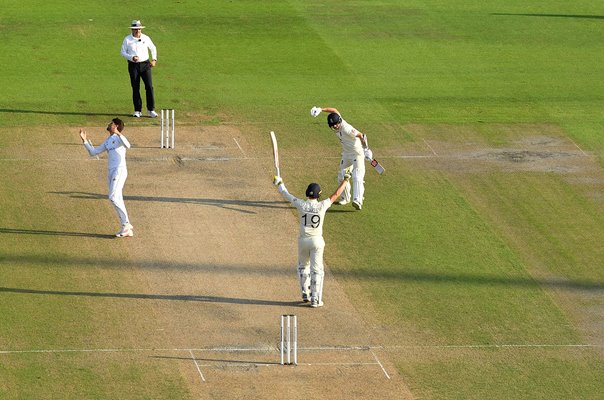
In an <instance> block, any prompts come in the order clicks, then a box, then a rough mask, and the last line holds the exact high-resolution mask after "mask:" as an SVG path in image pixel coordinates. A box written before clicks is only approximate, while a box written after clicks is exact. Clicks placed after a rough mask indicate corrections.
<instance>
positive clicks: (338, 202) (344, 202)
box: [336, 200, 350, 206]
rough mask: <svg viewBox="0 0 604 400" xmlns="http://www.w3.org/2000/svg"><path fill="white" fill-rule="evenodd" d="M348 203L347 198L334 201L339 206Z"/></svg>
mask: <svg viewBox="0 0 604 400" xmlns="http://www.w3.org/2000/svg"><path fill="white" fill-rule="evenodd" d="M348 203H350V201H348V200H338V201H336V204H337V205H339V206H345V205H346V204H348Z"/></svg>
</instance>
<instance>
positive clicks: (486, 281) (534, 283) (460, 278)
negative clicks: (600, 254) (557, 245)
mask: <svg viewBox="0 0 604 400" xmlns="http://www.w3.org/2000/svg"><path fill="white" fill-rule="evenodd" d="M334 275H337V276H342V277H349V278H351V279H367V280H387V281H392V280H400V281H403V282H427V283H438V284H447V285H480V286H492V287H497V286H510V287H535V288H542V287H545V288H559V289H569V290H579V291H590V292H593V291H595V292H598V291H602V292H604V283H603V282H592V281H581V280H572V279H564V278H540V279H534V278H532V277H530V276H526V277H509V276H492V275H479V274H462V273H459V274H453V273H433V272H422V271H418V272H410V271H400V272H398V271H397V272H394V271H382V270H380V268H379V267H376V268H375V269H372V270H363V271H343V272H342V271H338V272H336V273H334ZM603 294H604V293H603Z"/></svg>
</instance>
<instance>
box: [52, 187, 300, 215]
mask: <svg viewBox="0 0 604 400" xmlns="http://www.w3.org/2000/svg"><path fill="white" fill-rule="evenodd" d="M48 193H50V194H58V195H61V196H69V197H71V198H74V199H87V200H98V199H107V195H104V194H99V193H88V192H48ZM124 201H126V202H128V201H145V202H158V203H181V204H199V205H204V206H214V207H219V208H224V209H227V210H232V211H237V212H241V213H244V214H255V212H253V211H250V210H246V209H243V208H242V207H245V208H248V207H249V208H289V207H288V205H287V204H288V203H287V202H285V201H274V200H266V201H262V200H237V199H203V198H190V197H189V198H187V197H166V196H132V195H130V196H124Z"/></svg>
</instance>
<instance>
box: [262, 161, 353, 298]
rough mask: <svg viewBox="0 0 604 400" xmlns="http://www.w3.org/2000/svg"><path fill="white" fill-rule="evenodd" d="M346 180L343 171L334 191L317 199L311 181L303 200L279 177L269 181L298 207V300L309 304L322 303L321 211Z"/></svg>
mask: <svg viewBox="0 0 604 400" xmlns="http://www.w3.org/2000/svg"><path fill="white" fill-rule="evenodd" d="M348 179H350V175H349V171H346V174H345V176H344V179H343V180H342V182H341V183H340V186H338V188H337V189H336V191H335V193H334V194H332V195H331V196H329V197H328V198H327V199H325V200H323V201H319V196H320V195H321V187H320V186H319V184H317V183H311V184H310V185H308V188H307V189H306V197H307V200H302V199H298V198H296V197H295V196H293V195H291V194H290V193H289V192H288V191H287V189H286V188H285V185H284V184H283V180H282V179H281V177H280V176H275V178H274V181H273V183H274V184H275V186H277V188H278V189H279V192H280V193H281V195H282V196H283V197H284V198H285V199H286V200H287V201H289V202H290V203H291V204H292V205H293V206H294V207H296V208H297V209H298V214H299V217H300V235H299V236H298V278H299V279H300V289H301V290H302V300H303V301H304V302H309V301H310V306H311V307H321V306H323V277H324V275H325V271H324V267H323V250H324V249H325V240H324V239H323V221H324V220H325V213H326V212H327V209H328V208H329V207H331V205H332V204H333V202H334V201H336V200H337V199H338V197H340V195H341V194H342V192H343V191H344V187H345V186H346V184H347V183H348Z"/></svg>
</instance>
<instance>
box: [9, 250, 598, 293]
mask: <svg viewBox="0 0 604 400" xmlns="http://www.w3.org/2000/svg"><path fill="white" fill-rule="evenodd" d="M2 263H6V264H8V265H11V266H14V267H15V268H19V267H20V266H29V267H31V266H32V265H33V266H36V265H53V266H69V267H94V268H106V269H117V270H124V269H129V268H132V269H158V270H164V271H165V270H178V271H192V272H198V273H220V274H239V275H242V276H248V275H252V274H253V275H262V276H295V273H296V272H295V266H292V267H291V268H287V269H286V268H283V266H282V265H270V264H265V265H239V264H200V263H186V262H184V263H183V262H167V261H158V260H137V261H128V260H113V259H93V258H84V257H70V258H65V257H60V256H55V255H47V254H39V255H20V254H15V255H0V266H1V264H2ZM426 269H428V267H426ZM327 274H328V275H327V276H328V277H327V279H330V277H329V275H333V276H335V277H338V278H346V279H353V280H356V281H383V282H390V283H392V282H398V283H401V284H404V283H420V284H422V283H425V284H431V285H432V284H437V285H449V286H460V287H470V286H485V287H492V288H504V289H507V288H509V289H515V288H518V287H526V288H534V289H536V290H540V289H541V288H553V289H564V290H573V291H583V292H590V293H599V292H602V294H603V295H604V282H597V281H587V280H578V279H564V278H540V279H534V278H532V277H531V276H520V277H510V276H494V275H486V274H483V275H481V274H471V273H437V272H424V271H405V270H400V271H393V270H392V269H390V270H384V269H380V267H379V266H374V267H372V269H371V270H356V271H339V270H336V271H333V270H328V271H327ZM1 291H2V290H0V292H1ZM185 297H187V296H185ZM200 298H203V296H201V297H200ZM199 301H201V300H199ZM206 301H209V300H206Z"/></svg>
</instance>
